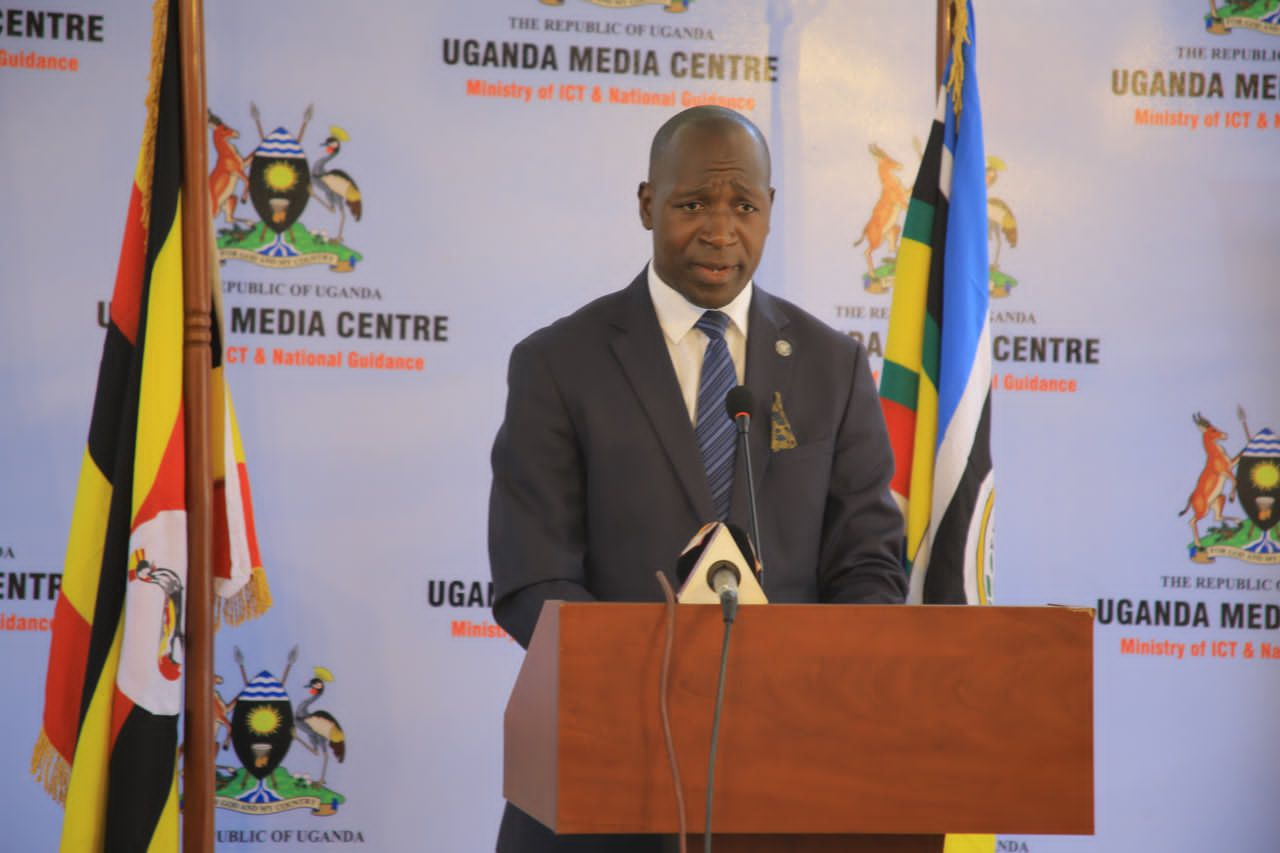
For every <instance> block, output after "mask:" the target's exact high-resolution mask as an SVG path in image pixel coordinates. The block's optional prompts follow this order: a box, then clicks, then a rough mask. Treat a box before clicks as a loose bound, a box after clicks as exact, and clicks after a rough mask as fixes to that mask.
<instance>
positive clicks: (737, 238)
mask: <svg viewBox="0 0 1280 853" xmlns="http://www.w3.org/2000/svg"><path fill="white" fill-rule="evenodd" d="M639 198H640V221H641V222H642V223H644V227H645V228H647V229H649V230H651V231H652V232H653V264H654V269H655V270H656V271H657V273H658V275H659V276H660V277H661V278H662V280H663V281H665V282H666V283H667V284H669V285H670V286H671V287H673V288H675V289H676V290H678V291H679V292H680V293H681V294H682V295H683V296H684V297H685V298H686V299H688V300H689V301H690V302H692V303H694V304H695V305H699V306H701V307H703V308H723V307H724V306H725V305H728V304H729V303H730V302H732V301H733V299H734V297H736V296H737V295H738V294H739V293H741V292H742V288H744V287H746V285H747V282H748V281H750V280H751V276H752V275H753V274H754V273H755V271H756V267H757V266H758V265H759V264H760V255H761V254H762V253H763V252H764V241H765V237H766V236H767V235H768V233H769V212H770V209H771V207H772V205H773V189H772V188H771V187H770V186H769V163H768V159H767V154H766V153H765V150H764V148H763V146H761V145H760V144H759V142H757V141H756V139H755V138H753V137H752V136H751V134H750V133H749V132H748V131H746V130H745V129H743V128H741V127H739V126H737V125H733V124H711V125H687V126H685V127H683V128H681V129H680V130H678V131H676V134H675V136H674V137H673V138H672V139H671V141H670V143H669V144H668V145H667V148H666V151H665V152H664V154H663V155H662V157H661V160H660V161H659V162H657V163H655V164H654V165H653V169H652V172H651V174H650V175H649V180H648V181H646V182H645V183H642V184H641V185H640V192H639Z"/></svg>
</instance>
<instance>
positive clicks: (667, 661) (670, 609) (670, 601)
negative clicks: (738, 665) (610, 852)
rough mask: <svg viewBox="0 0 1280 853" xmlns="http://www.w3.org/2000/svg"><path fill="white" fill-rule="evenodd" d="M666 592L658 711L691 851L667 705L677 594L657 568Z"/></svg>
mask: <svg viewBox="0 0 1280 853" xmlns="http://www.w3.org/2000/svg"><path fill="white" fill-rule="evenodd" d="M656 574H657V576H658V583H659V584H660V585H661V586H662V595H663V597H664V598H666V600H667V608H666V612H667V630H666V641H665V642H664V643H663V646H662V671H661V673H660V674H659V676H658V714H659V716H660V717H661V718H662V738H663V740H664V741H666V745H667V763H668V764H669V765H670V767H671V783H672V785H674V786H675V791H676V817H677V819H678V820H679V822H680V834H679V836H678V837H679V841H680V853H688V845H689V841H688V831H689V827H688V823H687V821H686V819H685V807H684V786H683V785H682V784H681V782H680V763H679V762H678V761H676V744H675V740H674V738H672V736H671V713H670V711H669V710H668V707H667V684H668V682H669V681H670V680H671V648H672V646H674V645H675V641H676V594H675V591H674V590H672V589H671V582H670V581H668V580H667V576H666V575H665V574H664V573H662V572H656Z"/></svg>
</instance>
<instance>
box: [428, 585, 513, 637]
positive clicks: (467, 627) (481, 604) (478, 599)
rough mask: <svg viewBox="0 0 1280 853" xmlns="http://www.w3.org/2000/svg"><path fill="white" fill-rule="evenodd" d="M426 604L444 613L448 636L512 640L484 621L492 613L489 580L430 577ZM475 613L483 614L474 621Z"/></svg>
mask: <svg viewBox="0 0 1280 853" xmlns="http://www.w3.org/2000/svg"><path fill="white" fill-rule="evenodd" d="M427 605H428V606H429V607H431V608H432V609H434V610H441V611H447V612H448V613H449V622H448V627H447V630H448V631H449V636H450V637H452V638H454V639H461V640H509V641H511V642H514V641H515V640H514V638H513V637H512V636H511V635H510V634H508V633H507V632H506V631H504V630H502V626H500V625H498V623H496V622H494V621H493V619H491V618H488V617H489V613H490V612H491V611H492V610H493V581H478V580H473V579H470V578H432V579H430V580H428V581H427ZM476 610H481V611H483V612H484V613H485V617H484V618H475V617H474V616H472V615H471V614H473V613H474V612H475V611H476Z"/></svg>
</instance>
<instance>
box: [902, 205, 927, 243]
mask: <svg viewBox="0 0 1280 853" xmlns="http://www.w3.org/2000/svg"><path fill="white" fill-rule="evenodd" d="M902 236H903V238H905V239H907V240H915V241H916V242H917V243H920V244H921V245H924V246H932V245H933V205H931V204H929V203H928V202H926V201H921V200H920V199H918V198H916V197H915V196H912V197H911V201H910V202H909V203H908V204H907V221H906V222H904V223H902Z"/></svg>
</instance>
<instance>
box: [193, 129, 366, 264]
mask: <svg viewBox="0 0 1280 853" xmlns="http://www.w3.org/2000/svg"><path fill="white" fill-rule="evenodd" d="M249 114H250V116H251V117H252V119H253V123H254V127H255V128H256V130H257V133H258V144H257V146H256V147H255V148H254V149H253V150H252V151H251V152H250V153H249V154H248V155H247V156H246V155H242V154H241V152H240V149H239V147H238V144H237V142H236V140H238V139H239V138H240V131H239V129H237V128H236V127H233V126H232V125H231V124H228V123H227V122H225V121H223V120H222V119H221V118H219V117H218V116H217V115H215V114H214V113H213V112H210V113H209V128H210V133H211V137H212V143H213V148H214V152H215V159H214V165H213V170H212V172H211V173H210V174H209V195H210V197H211V199H212V204H213V211H214V218H215V222H217V221H218V220H219V219H221V222H222V226H221V227H219V228H218V237H217V242H218V256H219V257H220V258H221V259H222V260H223V261H228V260H237V261H247V262H248V263H251V264H255V265H257V266H260V267H268V268H271V269H291V268H294V267H301V266H307V265H311V264H325V265H327V266H328V267H329V269H331V270H333V271H334V272H350V271H351V270H353V269H355V267H356V264H357V263H358V262H359V261H361V260H362V259H363V258H364V255H362V254H361V253H360V252H358V251H356V250H354V249H352V248H350V247H349V246H347V245H346V243H345V242H344V239H345V233H346V229H347V226H348V224H350V223H351V222H359V221H360V217H361V215H362V213H363V210H364V201H363V198H362V196H361V194H360V188H359V186H358V185H357V184H356V181H355V179H354V178H353V177H352V176H351V175H350V174H349V173H348V172H346V171H344V170H343V169H339V168H335V167H334V165H333V161H334V159H335V158H336V157H337V156H338V155H339V154H340V153H341V152H342V146H343V143H345V142H350V141H351V136H350V134H348V133H347V131H346V130H344V129H343V128H342V127H339V126H338V125H331V126H330V127H329V133H328V136H326V137H325V138H324V140H323V142H321V143H320V147H319V149H318V150H317V151H315V154H316V159H315V160H308V157H307V149H306V148H305V147H304V140H305V137H306V132H307V128H308V126H309V125H310V123H311V119H312V118H313V117H314V114H315V110H314V107H313V106H308V107H307V108H306V110H305V111H304V112H303V114H302V120H301V122H300V124H299V126H298V129H297V131H296V132H295V131H291V130H290V129H289V128H287V127H285V126H283V125H279V126H277V127H276V128H275V129H274V130H272V131H270V132H266V131H265V130H264V128H263V124H262V118H261V115H260V113H259V112H258V106H257V104H250V105H249ZM246 201H248V202H251V205H252V210H253V212H255V213H256V214H257V216H258V218H257V219H256V220H255V219H253V218H250V217H243V216H240V215H238V214H237V210H238V209H239V210H243V209H244V208H243V205H244V204H245V202H246ZM312 201H314V202H315V203H316V205H315V207H312V208H311V210H312V213H313V214H314V215H313V216H311V217H308V222H310V223H311V224H310V225H307V224H305V223H304V222H303V221H302V215H303V213H304V212H306V210H307V208H308V207H309V206H311V202H312Z"/></svg>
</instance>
